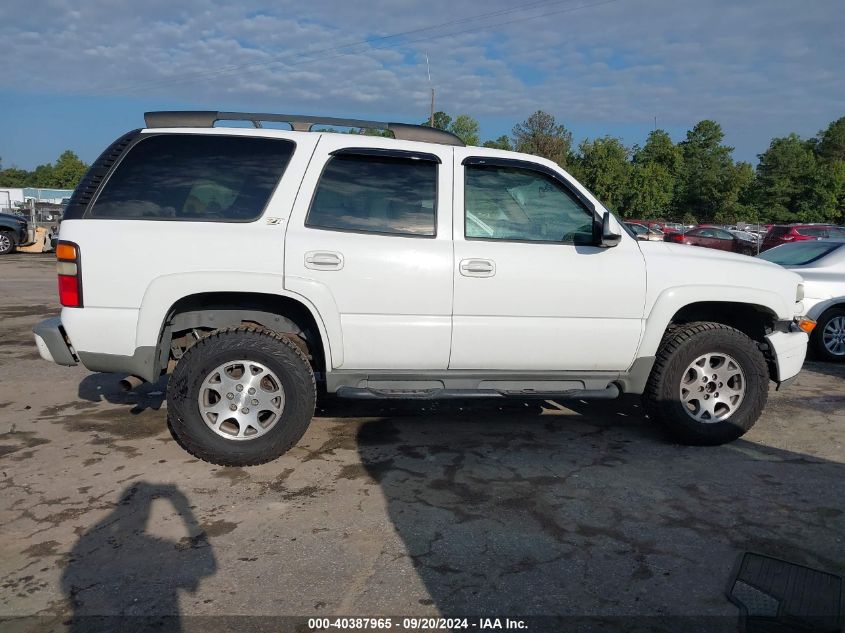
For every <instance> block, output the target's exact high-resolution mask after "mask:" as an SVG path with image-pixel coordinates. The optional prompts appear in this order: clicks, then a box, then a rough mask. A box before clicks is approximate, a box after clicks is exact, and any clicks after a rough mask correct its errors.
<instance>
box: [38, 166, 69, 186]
mask: <svg viewBox="0 0 845 633" xmlns="http://www.w3.org/2000/svg"><path fill="white" fill-rule="evenodd" d="M53 169H54V168H53V165H52V163H45V164H44V165H38V167H36V168H35V170H34V171H32V172H31V173H30V174H29V178H27V183H28V184H27V186H28V187H43V188H52V187H58V185H56V174H55V172H54V170H53ZM73 186H74V187H75V186H76V185H73ZM62 188H64V187H62Z"/></svg>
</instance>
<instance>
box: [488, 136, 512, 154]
mask: <svg viewBox="0 0 845 633" xmlns="http://www.w3.org/2000/svg"><path fill="white" fill-rule="evenodd" d="M484 147H489V148H491V149H504V150H508V151H511V150H512V149H513V145H511V140H510V139H509V138H508V137H507V135H505V134H502V135H501V136H500V137H499V138H497V139H495V140H492V139H491V140H489V141H484Z"/></svg>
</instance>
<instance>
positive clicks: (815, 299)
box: [758, 239, 845, 362]
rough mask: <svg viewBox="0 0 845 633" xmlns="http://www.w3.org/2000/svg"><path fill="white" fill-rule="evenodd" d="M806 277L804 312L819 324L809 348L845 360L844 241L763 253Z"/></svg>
mask: <svg viewBox="0 0 845 633" xmlns="http://www.w3.org/2000/svg"><path fill="white" fill-rule="evenodd" d="M758 257H760V258H761V259H765V260H768V261H770V262H774V263H775V264H780V265H781V266H783V267H784V268H789V269H790V270H793V271H795V272H796V273H798V274H799V275H801V276H802V277H803V278H804V309H805V313H806V315H807V316H809V317H810V318H811V319H815V320H816V321H817V322H818V324H817V325H816V327H815V329H814V330H813V332H812V334H811V335H810V348H811V349H812V350H813V351H814V352H815V354H816V356H817V357H819V358H822V359H824V360H829V361H839V362H843V361H845V239H836V240H815V241H812V242H810V241H800V242H793V243H792V244H783V245H782V246H778V247H776V248H773V249H771V250H768V251H766V252H765V253H761V254H760V255H759V256H758Z"/></svg>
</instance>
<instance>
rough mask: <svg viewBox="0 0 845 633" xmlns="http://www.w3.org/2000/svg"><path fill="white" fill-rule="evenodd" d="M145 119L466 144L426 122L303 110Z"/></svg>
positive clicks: (181, 113) (172, 113) (157, 124)
mask: <svg viewBox="0 0 845 633" xmlns="http://www.w3.org/2000/svg"><path fill="white" fill-rule="evenodd" d="M144 121H146V124H147V127H148V128H162V127H214V124H215V123H216V122H217V121H251V122H252V124H253V125H254V126H255V127H257V128H260V127H261V122H262V121H268V122H269V121H272V122H274V123H288V124H289V125H290V126H291V129H293V130H296V131H298V132H310V131H311V128H312V127H313V126H315V125H317V124H323V125H337V126H340V127H358V128H366V129H371V130H389V131H390V132H393V136H394V138H397V139H399V140H402V141H421V142H423V143H440V144H441V145H456V146H458V147H463V146H464V145H465V143H464V142H463V141H462V140H461V139H460V138H459V137H457V136H455V135H454V134H452V133H451V132H447V131H445V130H439V129H437V128H431V127H428V126H425V125H410V124H408V123H388V122H384V121H365V120H363V119H338V118H335V117H323V116H309V115H302V114H271V113H267V112H216V111H213V110H169V111H161V112H145V113H144Z"/></svg>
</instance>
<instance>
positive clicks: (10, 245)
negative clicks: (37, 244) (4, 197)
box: [0, 213, 35, 255]
mask: <svg viewBox="0 0 845 633" xmlns="http://www.w3.org/2000/svg"><path fill="white" fill-rule="evenodd" d="M34 240H35V227H34V226H32V225H30V223H29V222H28V221H27V219H26V218H25V217H23V216H21V215H15V214H12V213H0V255H6V254H7V253H11V252H13V251H14V250H15V249H16V248H17V247H19V246H26V245H27V244H32V242H33V241H34Z"/></svg>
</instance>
